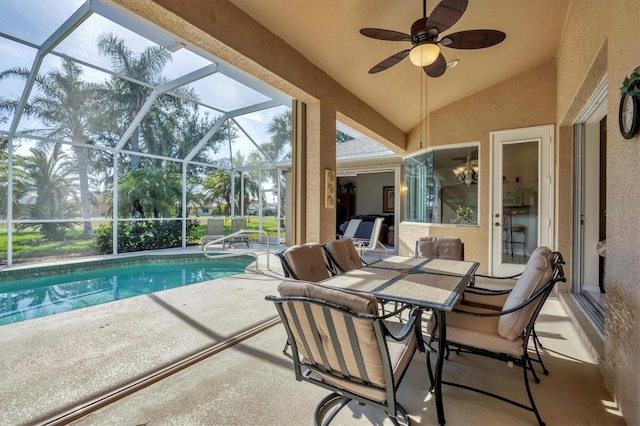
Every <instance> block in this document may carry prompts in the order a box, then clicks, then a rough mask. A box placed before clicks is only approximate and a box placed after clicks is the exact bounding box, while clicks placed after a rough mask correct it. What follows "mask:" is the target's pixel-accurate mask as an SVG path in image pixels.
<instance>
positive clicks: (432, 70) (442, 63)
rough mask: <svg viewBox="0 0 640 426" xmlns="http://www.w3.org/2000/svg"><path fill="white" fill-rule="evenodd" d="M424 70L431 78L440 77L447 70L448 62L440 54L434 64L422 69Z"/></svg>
mask: <svg viewBox="0 0 640 426" xmlns="http://www.w3.org/2000/svg"><path fill="white" fill-rule="evenodd" d="M422 69H423V70H424V72H425V73H426V74H427V75H428V76H429V77H434V78H435V77H440V76H441V75H442V74H444V72H445V71H446V70H447V61H446V59H444V56H442V53H440V54H439V55H438V58H437V59H436V60H435V62H434V63H432V64H431V65H427V66H426V67H422Z"/></svg>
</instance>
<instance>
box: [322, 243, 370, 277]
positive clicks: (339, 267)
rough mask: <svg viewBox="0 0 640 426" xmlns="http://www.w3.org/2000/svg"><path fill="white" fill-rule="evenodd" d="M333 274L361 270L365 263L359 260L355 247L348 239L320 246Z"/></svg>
mask: <svg viewBox="0 0 640 426" xmlns="http://www.w3.org/2000/svg"><path fill="white" fill-rule="evenodd" d="M322 247H323V248H324V251H325V253H326V255H327V259H328V260H329V262H330V264H331V265H332V266H333V270H334V272H336V273H337V272H338V271H339V272H347V271H350V270H352V269H357V268H362V267H363V266H365V265H366V263H365V262H364V261H363V260H362V259H361V258H360V255H359V254H358V250H356V246H355V245H354V244H353V241H352V240H351V239H349V238H347V239H342V240H335V241H329V242H328V243H326V244H325V245H323V246H322Z"/></svg>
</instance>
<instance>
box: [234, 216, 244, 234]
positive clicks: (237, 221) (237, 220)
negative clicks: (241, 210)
mask: <svg viewBox="0 0 640 426" xmlns="http://www.w3.org/2000/svg"><path fill="white" fill-rule="evenodd" d="M241 229H247V218H246V217H234V218H232V219H231V232H232V233H233V232H237V231H240V230H241Z"/></svg>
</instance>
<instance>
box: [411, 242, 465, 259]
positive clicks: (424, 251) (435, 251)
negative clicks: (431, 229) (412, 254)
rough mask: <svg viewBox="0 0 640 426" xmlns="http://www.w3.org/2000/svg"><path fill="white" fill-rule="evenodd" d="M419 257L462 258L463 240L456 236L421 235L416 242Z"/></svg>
mask: <svg viewBox="0 0 640 426" xmlns="http://www.w3.org/2000/svg"><path fill="white" fill-rule="evenodd" d="M416 255H417V256H418V257H430V258H432V259H449V260H462V241H461V240H460V238H455V237H421V238H420V239H418V241H417V243H416Z"/></svg>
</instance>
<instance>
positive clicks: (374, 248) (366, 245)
mask: <svg viewBox="0 0 640 426" xmlns="http://www.w3.org/2000/svg"><path fill="white" fill-rule="evenodd" d="M382 222H384V218H383V217H379V218H377V219H376V220H375V222H374V223H373V228H372V229H371V235H370V236H369V239H368V240H354V242H355V243H357V244H358V247H357V250H358V254H359V255H360V257H362V254H363V253H368V252H377V253H378V256H380V259H382V253H383V252H384V254H385V255H386V254H387V247H385V245H384V244H382V243H381V242H380V231H381V230H382Z"/></svg>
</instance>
